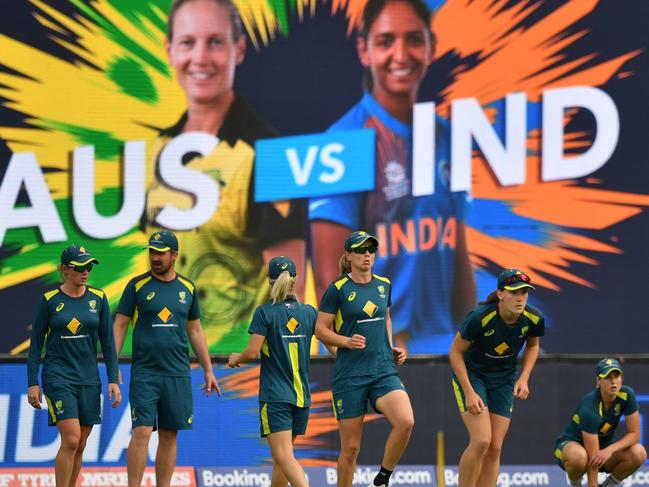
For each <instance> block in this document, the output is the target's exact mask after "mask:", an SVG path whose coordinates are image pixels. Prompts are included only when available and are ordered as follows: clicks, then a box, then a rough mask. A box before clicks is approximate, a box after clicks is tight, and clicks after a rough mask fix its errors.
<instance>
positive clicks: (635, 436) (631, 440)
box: [608, 431, 640, 453]
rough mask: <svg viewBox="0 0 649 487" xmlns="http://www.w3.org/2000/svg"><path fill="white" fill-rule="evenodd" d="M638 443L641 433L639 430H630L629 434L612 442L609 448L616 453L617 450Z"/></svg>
mask: <svg viewBox="0 0 649 487" xmlns="http://www.w3.org/2000/svg"><path fill="white" fill-rule="evenodd" d="M636 443H640V433H639V432H637V431H629V432H628V433H627V434H625V435H624V436H623V437H622V438H620V439H619V440H618V441H616V442H615V443H612V444H611V445H609V447H608V448H609V449H610V450H611V451H612V452H613V453H615V452H617V451H620V450H624V449H626V448H629V447H630V446H633V445H635V444H636Z"/></svg>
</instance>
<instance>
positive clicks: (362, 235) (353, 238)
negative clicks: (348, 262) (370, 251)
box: [345, 230, 379, 252]
mask: <svg viewBox="0 0 649 487" xmlns="http://www.w3.org/2000/svg"><path fill="white" fill-rule="evenodd" d="M368 240H369V241H370V242H371V243H372V244H373V245H375V246H376V247H378V246H379V241H378V240H377V238H376V237H375V236H373V235H370V234H369V233H367V232H363V231H362V230H357V231H355V232H352V233H350V234H349V237H347V239H345V250H346V251H347V252H351V251H352V250H353V249H355V248H356V247H360V246H361V245H363V244H364V243H365V242H367V241H368Z"/></svg>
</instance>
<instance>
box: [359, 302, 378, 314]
mask: <svg viewBox="0 0 649 487" xmlns="http://www.w3.org/2000/svg"><path fill="white" fill-rule="evenodd" d="M377 309H378V306H377V305H375V304H374V303H373V302H372V301H369V300H368V301H367V303H365V306H363V311H365V314H366V315H367V316H369V317H370V318H371V317H372V316H374V313H376V310H377Z"/></svg>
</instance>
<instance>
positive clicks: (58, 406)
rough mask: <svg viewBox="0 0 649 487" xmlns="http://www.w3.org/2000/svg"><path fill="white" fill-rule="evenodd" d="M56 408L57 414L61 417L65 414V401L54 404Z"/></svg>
mask: <svg viewBox="0 0 649 487" xmlns="http://www.w3.org/2000/svg"><path fill="white" fill-rule="evenodd" d="M54 407H55V408H56V414H57V415H61V414H63V413H64V412H65V410H64V409H63V401H61V400H59V401H56V402H55V403H54Z"/></svg>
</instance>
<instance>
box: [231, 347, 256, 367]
mask: <svg viewBox="0 0 649 487" xmlns="http://www.w3.org/2000/svg"><path fill="white" fill-rule="evenodd" d="M258 355H259V352H257V351H256V350H253V349H252V348H250V347H246V348H245V349H244V350H243V352H241V353H240V354H239V356H238V357H237V361H236V363H237V364H247V363H248V362H252V361H253V360H255V359H256V358H257V356H258Z"/></svg>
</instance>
